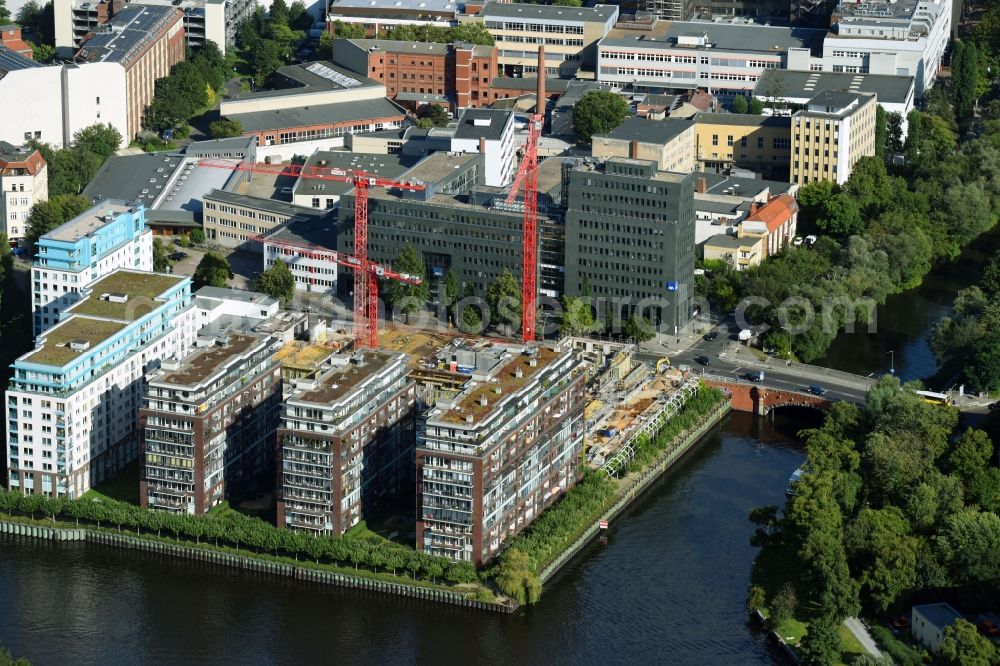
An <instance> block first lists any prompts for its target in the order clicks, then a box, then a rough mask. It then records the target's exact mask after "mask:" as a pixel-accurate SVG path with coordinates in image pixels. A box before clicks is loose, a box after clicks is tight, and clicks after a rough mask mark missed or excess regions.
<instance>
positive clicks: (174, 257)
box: [170, 252, 188, 261]
mask: <svg viewBox="0 0 1000 666" xmlns="http://www.w3.org/2000/svg"><path fill="white" fill-rule="evenodd" d="M187 258H188V253H187V252H172V253H171V254H170V261H180V260H181V259H187Z"/></svg>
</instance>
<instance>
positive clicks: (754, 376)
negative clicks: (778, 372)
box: [743, 370, 764, 382]
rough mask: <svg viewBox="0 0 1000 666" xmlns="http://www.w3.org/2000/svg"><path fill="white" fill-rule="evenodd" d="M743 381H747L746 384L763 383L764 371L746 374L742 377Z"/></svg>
mask: <svg viewBox="0 0 1000 666" xmlns="http://www.w3.org/2000/svg"><path fill="white" fill-rule="evenodd" d="M743 379H745V380H747V381H748V382H762V381H764V371H763V370H758V371H756V372H748V373H746V374H745V375H743Z"/></svg>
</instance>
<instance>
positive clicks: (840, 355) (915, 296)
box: [814, 227, 1000, 390]
mask: <svg viewBox="0 0 1000 666" xmlns="http://www.w3.org/2000/svg"><path fill="white" fill-rule="evenodd" d="M998 255H1000V227H996V228H994V229H993V230H992V231H990V232H988V233H986V234H984V235H983V236H981V237H980V238H979V239H977V240H976V241H975V242H973V243H972V244H970V245H969V246H968V247H967V248H966V249H965V250H964V251H963V252H962V254H961V255H959V257H958V258H957V259H955V260H954V261H952V262H949V263H948V264H945V265H943V266H939V267H937V268H935V269H934V271H933V272H932V273H930V274H929V275H928V276H927V277H926V278H924V281H923V283H922V284H921V285H920V286H919V287H917V288H916V289H911V290H909V291H907V292H904V293H902V294H895V295H893V296H890V297H889V298H888V299H886V302H885V304H884V305H881V306H879V308H878V312H877V330H876V332H875V333H869V332H868V329H867V327H864V326H859V327H858V328H857V330H856V331H855V332H854V333H841V334H840V335H839V336H838V337H837V339H836V340H835V341H834V343H833V344H832V345H831V346H830V349H829V350H828V351H827V353H826V356H824V357H823V358H821V359H819V360H817V361H814V363H815V364H816V365H822V366H826V367H829V368H836V369H838V370H844V371H846V372H853V373H855V374H859V375H869V374H872V373H874V374H875V376H881V375H884V374H886V373H888V372H889V370H890V368H893V366H894V369H895V371H896V374H897V375H898V376H899V377H900V379H902V380H904V381H909V380H913V379H925V378H928V377H930V376H931V375H933V374H934V373H936V372H937V370H938V363H937V359H936V358H934V353H933V352H932V351H931V348H930V334H931V332H932V331H933V329H934V325H935V324H936V323H937V322H938V321H940V320H941V318H943V317H946V316H948V315H949V314H950V313H951V304H952V301H954V299H955V294H957V293H958V291H959V290H960V289H964V288H966V287H969V286H971V285H974V284H976V283H977V282H978V281H979V278H980V276H981V275H982V271H983V268H984V266H985V265H986V262H987V261H989V260H990V259H991V258H992V257H994V256H998ZM889 352H893V353H892V354H891V355H890V353H889ZM930 388H931V389H935V390H936V389H947V388H950V387H948V386H931V387H930Z"/></svg>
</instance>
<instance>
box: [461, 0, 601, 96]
mask: <svg viewBox="0 0 1000 666" xmlns="http://www.w3.org/2000/svg"><path fill="white" fill-rule="evenodd" d="M459 20H461V21H476V22H482V23H483V24H484V25H485V27H486V29H487V30H488V31H489V32H490V34H491V35H493V38H494V39H495V40H496V46H497V49H499V51H498V53H497V58H498V63H499V65H500V68H501V69H502V70H503V75H504V76H510V77H524V76H525V75H533V74H536V73H537V71H538V50H539V47H542V46H543V47H545V70H546V73H547V74H549V75H552V76H554V77H557V78H569V79H571V78H574V77H575V76H576V74H577V72H578V71H579V70H580V69H585V70H588V71H594V68H595V63H596V57H595V56H596V53H595V51H596V45H597V42H598V40H600V39H602V38H603V37H604V36H605V35H607V34H608V33H609V32H610V31H611V29H612V28H613V27H614V25H615V22H616V21H617V20H618V7H617V6H615V5H601V4H598V5H594V6H593V7H562V6H559V5H532V4H527V3H504V2H488V3H487V4H486V5H485V6H484V7H483V8H482V9H481V10H480V11H479V13H478V14H475V15H470V16H463V17H460V19H459Z"/></svg>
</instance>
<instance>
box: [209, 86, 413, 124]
mask: <svg viewBox="0 0 1000 666" xmlns="http://www.w3.org/2000/svg"><path fill="white" fill-rule="evenodd" d="M287 92H288V91H282V93H284V94H287ZM226 117H227V118H229V119H230V120H238V121H240V123H241V124H242V125H243V131H244V132H263V131H266V130H277V129H291V128H295V127H305V126H311V125H334V124H338V123H346V122H350V121H354V120H359V121H362V120H363V121H366V122H370V121H371V120H372V119H379V118H385V119H399V120H400V121H402V120H403V118H405V117H406V111H405V110H404V109H403V107H401V106H398V105H397V104H395V103H393V102H391V101H390V100H388V99H386V98H384V97H379V98H377V99H362V100H354V101H346V102H336V103H334V104H317V105H310V106H303V107H299V108H295V109H277V110H274V111H247V112H245V113H227V114H226Z"/></svg>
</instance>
